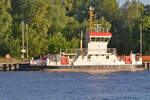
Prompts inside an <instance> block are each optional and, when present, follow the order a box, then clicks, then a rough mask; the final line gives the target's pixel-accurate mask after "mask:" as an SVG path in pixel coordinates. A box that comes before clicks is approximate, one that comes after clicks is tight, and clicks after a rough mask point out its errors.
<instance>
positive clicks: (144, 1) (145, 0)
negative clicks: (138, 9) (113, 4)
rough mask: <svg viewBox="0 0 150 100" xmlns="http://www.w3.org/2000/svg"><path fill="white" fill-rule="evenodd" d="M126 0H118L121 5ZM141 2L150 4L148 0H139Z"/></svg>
mask: <svg viewBox="0 0 150 100" xmlns="http://www.w3.org/2000/svg"><path fill="white" fill-rule="evenodd" d="M125 1H126V0H120V3H121V5H122V4H123V3H124V2H125ZM140 1H141V2H142V3H144V4H145V5H146V4H150V0H140Z"/></svg>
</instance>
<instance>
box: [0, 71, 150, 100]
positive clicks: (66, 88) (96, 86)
mask: <svg viewBox="0 0 150 100" xmlns="http://www.w3.org/2000/svg"><path fill="white" fill-rule="evenodd" d="M0 100H150V71H141V72H117V73H109V74H89V73H77V72H76V73H75V72H74V73H73V72H69V73H63V72H0Z"/></svg>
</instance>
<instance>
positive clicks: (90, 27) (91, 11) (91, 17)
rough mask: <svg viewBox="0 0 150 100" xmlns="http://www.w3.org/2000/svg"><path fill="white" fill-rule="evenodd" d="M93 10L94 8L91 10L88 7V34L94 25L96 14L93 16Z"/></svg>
mask: <svg viewBox="0 0 150 100" xmlns="http://www.w3.org/2000/svg"><path fill="white" fill-rule="evenodd" d="M93 10H94V8H92V7H91V6H90V10H89V14H90V25H89V29H90V32H93V24H94V22H93V21H94V19H95V18H96V14H93Z"/></svg>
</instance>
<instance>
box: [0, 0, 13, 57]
mask: <svg viewBox="0 0 150 100" xmlns="http://www.w3.org/2000/svg"><path fill="white" fill-rule="evenodd" d="M10 10H11V4H10V0H0V47H1V48H0V52H1V53H2V55H4V54H5V53H8V52H9V37H10V35H9V33H10V32H11V30H10V29H11V25H12V18H11V15H10Z"/></svg>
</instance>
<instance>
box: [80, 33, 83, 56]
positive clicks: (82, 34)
mask: <svg viewBox="0 0 150 100" xmlns="http://www.w3.org/2000/svg"><path fill="white" fill-rule="evenodd" d="M82 35H83V31H81V34H80V50H81V54H82Z"/></svg>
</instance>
